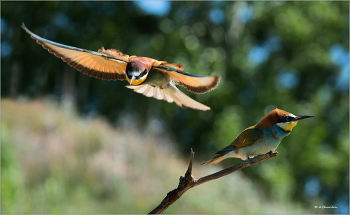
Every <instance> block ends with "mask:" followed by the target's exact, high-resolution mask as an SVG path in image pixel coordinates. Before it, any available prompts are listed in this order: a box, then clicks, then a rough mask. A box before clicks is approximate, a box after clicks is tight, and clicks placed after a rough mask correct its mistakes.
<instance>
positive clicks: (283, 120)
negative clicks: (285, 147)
mask: <svg viewBox="0 0 350 215" xmlns="http://www.w3.org/2000/svg"><path fill="white" fill-rule="evenodd" d="M292 121H294V117H291V116H285V117H283V118H282V119H278V120H277V123H280V122H292Z"/></svg>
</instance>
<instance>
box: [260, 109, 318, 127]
mask: <svg viewBox="0 0 350 215" xmlns="http://www.w3.org/2000/svg"><path fill="white" fill-rule="evenodd" d="M310 117H314V116H306V115H302V116H295V115H294V114H292V113H288V112H287V111H284V110H280V109H278V108H276V109H274V110H272V111H271V112H270V113H269V114H267V115H266V116H265V117H264V118H263V119H262V120H261V121H260V123H259V124H258V126H260V127H261V128H268V127H271V126H273V125H277V126H278V127H280V128H281V129H283V130H284V131H286V132H291V131H292V130H293V128H294V127H295V126H296V125H297V123H298V121H299V120H302V119H306V118H310Z"/></svg>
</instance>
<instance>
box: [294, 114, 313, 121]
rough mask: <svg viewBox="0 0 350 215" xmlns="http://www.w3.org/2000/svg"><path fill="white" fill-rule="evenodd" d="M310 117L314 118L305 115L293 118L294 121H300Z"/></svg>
mask: <svg viewBox="0 0 350 215" xmlns="http://www.w3.org/2000/svg"><path fill="white" fill-rule="evenodd" d="M310 117H315V116H305V115H303V116H297V117H295V118H294V121H299V120H301V119H306V118H310Z"/></svg>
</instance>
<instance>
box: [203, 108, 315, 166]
mask: <svg viewBox="0 0 350 215" xmlns="http://www.w3.org/2000/svg"><path fill="white" fill-rule="evenodd" d="M310 117H313V116H295V115H293V114H291V113H288V112H286V111H284V110H280V109H277V108H276V109H274V110H273V111H271V112H270V113H269V114H267V115H266V116H265V117H264V118H263V119H262V120H261V121H260V122H259V123H258V124H256V125H253V126H251V127H249V128H247V129H245V130H244V131H243V132H242V133H240V134H239V135H238V136H237V137H236V139H235V140H234V141H233V142H232V143H231V144H230V145H228V146H227V147H225V148H223V149H221V150H220V151H217V152H215V153H214V154H218V156H216V157H214V158H213V159H211V160H208V161H206V162H204V163H202V164H205V163H207V164H217V163H219V162H221V161H222V160H224V159H226V158H230V157H234V158H241V159H242V160H247V159H250V158H252V157H254V156H257V155H262V154H266V153H268V152H270V151H271V152H274V151H275V150H276V148H277V146H278V145H279V144H280V142H281V140H282V139H283V138H284V137H285V136H287V135H289V134H290V132H291V131H292V129H293V128H294V126H296V124H297V123H298V121H299V120H301V119H306V118H310Z"/></svg>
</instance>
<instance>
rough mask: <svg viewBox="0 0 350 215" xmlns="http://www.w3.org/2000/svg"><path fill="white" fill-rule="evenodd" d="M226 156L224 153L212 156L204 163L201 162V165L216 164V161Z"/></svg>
mask: <svg viewBox="0 0 350 215" xmlns="http://www.w3.org/2000/svg"><path fill="white" fill-rule="evenodd" d="M226 158H227V156H226V154H221V155H218V156H216V157H214V158H213V159H211V160H208V161H206V162H204V163H201V165H203V164H209V165H210V164H217V163H219V162H221V161H222V160H224V159H226Z"/></svg>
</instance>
